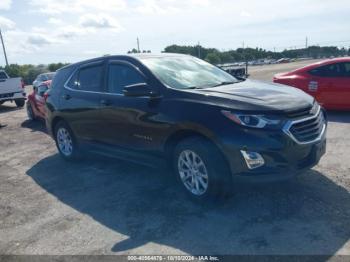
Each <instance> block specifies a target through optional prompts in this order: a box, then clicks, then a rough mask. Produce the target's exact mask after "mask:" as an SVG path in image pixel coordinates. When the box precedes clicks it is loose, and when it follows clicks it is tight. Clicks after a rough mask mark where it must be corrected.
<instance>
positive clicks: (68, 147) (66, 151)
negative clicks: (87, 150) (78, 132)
mask: <svg viewBox="0 0 350 262" xmlns="http://www.w3.org/2000/svg"><path fill="white" fill-rule="evenodd" d="M56 136H57V144H58V148H59V150H60V151H61V153H62V154H63V155H65V156H67V157H68V156H71V155H72V153H73V140H72V137H71V135H70V133H69V131H68V130H67V129H66V128H64V127H60V128H59V129H58V130H57V135H56Z"/></svg>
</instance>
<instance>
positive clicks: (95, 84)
mask: <svg viewBox="0 0 350 262" xmlns="http://www.w3.org/2000/svg"><path fill="white" fill-rule="evenodd" d="M102 71H103V66H102V65H96V66H89V67H84V68H81V69H80V70H79V74H78V81H77V82H76V84H75V89H78V90H84V91H95V92H98V91H100V86H101V80H102Z"/></svg>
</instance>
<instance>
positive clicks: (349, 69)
mask: <svg viewBox="0 0 350 262" xmlns="http://www.w3.org/2000/svg"><path fill="white" fill-rule="evenodd" d="M343 65H344V76H345V77H350V63H344V64H343Z"/></svg>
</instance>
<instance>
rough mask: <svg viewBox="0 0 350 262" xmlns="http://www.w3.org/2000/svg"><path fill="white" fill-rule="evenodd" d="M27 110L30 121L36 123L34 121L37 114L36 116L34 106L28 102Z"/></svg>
mask: <svg viewBox="0 0 350 262" xmlns="http://www.w3.org/2000/svg"><path fill="white" fill-rule="evenodd" d="M26 109H27V116H28V119H29V120H30V121H34V120H35V114H34V111H33V108H32V105H31V104H30V103H29V102H27V106H26Z"/></svg>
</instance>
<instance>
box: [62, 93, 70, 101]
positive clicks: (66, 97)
mask: <svg viewBox="0 0 350 262" xmlns="http://www.w3.org/2000/svg"><path fill="white" fill-rule="evenodd" d="M62 98H63V99H66V100H69V99H71V98H72V97H71V96H70V95H68V94H64V95H63V96H62Z"/></svg>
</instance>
